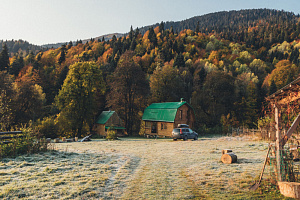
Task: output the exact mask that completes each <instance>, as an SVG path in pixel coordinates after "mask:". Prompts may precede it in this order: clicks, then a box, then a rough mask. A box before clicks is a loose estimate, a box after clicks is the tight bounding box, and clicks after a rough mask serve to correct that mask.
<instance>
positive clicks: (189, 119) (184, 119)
mask: <svg viewBox="0 0 300 200" xmlns="http://www.w3.org/2000/svg"><path fill="white" fill-rule="evenodd" d="M194 122H195V116H194V114H193V110H192V108H191V107H189V106H187V105H186V104H184V105H182V106H181V107H180V108H178V110H177V113H176V116H175V120H174V127H177V125H178V124H188V125H189V127H190V128H193V127H194Z"/></svg>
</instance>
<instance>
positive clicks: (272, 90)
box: [269, 80, 277, 95]
mask: <svg viewBox="0 0 300 200" xmlns="http://www.w3.org/2000/svg"><path fill="white" fill-rule="evenodd" d="M276 91H277V86H276V83H275V81H274V80H272V82H271V85H270V90H269V95H271V94H273V93H275V92H276Z"/></svg>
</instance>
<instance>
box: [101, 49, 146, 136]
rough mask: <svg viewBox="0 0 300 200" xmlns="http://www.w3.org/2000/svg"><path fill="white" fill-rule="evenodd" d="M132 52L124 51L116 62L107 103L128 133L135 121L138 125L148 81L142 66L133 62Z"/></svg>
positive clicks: (130, 132)
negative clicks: (121, 120) (120, 119)
mask: <svg viewBox="0 0 300 200" xmlns="http://www.w3.org/2000/svg"><path fill="white" fill-rule="evenodd" d="M133 55H134V53H133V52H132V51H126V52H125V53H124V54H123V55H122V56H121V57H120V60H119V62H118V65H117V68H116V69H115V71H114V74H113V77H112V80H111V83H110V90H111V92H110V94H109V95H108V99H107V100H108V105H109V106H110V107H111V108H112V109H114V110H115V111H117V113H118V114H119V115H120V117H121V118H122V119H123V120H124V121H125V127H126V129H127V132H128V134H130V135H132V134H133V132H135V131H137V130H134V127H135V126H136V123H137V124H138V125H139V123H140V121H139V120H138V117H139V116H138V112H139V111H140V110H141V109H142V108H141V105H140V104H141V102H144V101H145V99H143V98H145V96H146V95H147V94H148V88H149V86H148V82H147V80H146V74H145V73H144V72H143V70H142V68H141V67H140V66H139V65H138V64H137V63H135V62H134V60H133Z"/></svg>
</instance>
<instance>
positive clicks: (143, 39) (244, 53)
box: [0, 9, 300, 138]
mask: <svg viewBox="0 0 300 200" xmlns="http://www.w3.org/2000/svg"><path fill="white" fill-rule="evenodd" d="M17 43H18V44H19V46H18V45H17ZM21 44H23V45H27V44H29V43H27V42H24V41H21V42H20V41H6V42H4V41H2V49H1V53H0V88H1V90H0V128H1V130H3V131H4V130H11V129H17V127H20V126H23V125H24V124H29V123H30V124H34V126H36V127H38V128H39V131H40V133H42V134H43V135H44V136H45V137H51V138H55V137H62V136H65V137H74V136H79V137H81V136H84V135H86V134H89V133H90V132H92V129H93V125H94V122H95V120H96V119H97V117H98V116H99V114H100V113H101V112H102V111H103V110H109V109H110V110H114V111H116V112H117V113H118V115H119V116H120V117H121V119H122V120H123V121H124V125H125V127H126V129H127V132H128V134H129V135H137V134H138V133H139V130H140V124H141V118H142V114H143V110H144V109H145V108H146V107H147V106H148V105H150V104H151V103H154V102H178V101H180V99H181V98H184V99H185V100H186V101H187V102H189V103H190V104H191V105H192V106H193V108H194V110H195V113H196V131H198V132H199V133H210V132H214V133H226V131H228V130H229V128H230V127H240V126H244V127H249V128H257V126H258V121H259V120H260V119H261V118H263V117H264V116H263V114H264V113H263V112H262V110H263V107H264V100H265V97H267V96H268V95H270V94H272V93H274V92H275V91H277V90H278V89H280V88H282V87H283V86H285V85H286V84H288V83H290V82H291V81H293V80H294V79H295V78H297V77H298V75H299V72H300V62H299V49H300V18H299V15H295V14H294V13H290V12H285V11H278V10H269V9H252V10H241V11H229V12H218V13H212V14H208V15H204V16H199V17H193V18H191V19H187V20H184V21H181V22H161V23H158V24H156V25H153V26H148V27H142V28H140V29H139V28H136V29H133V27H129V32H128V33H127V34H124V36H123V37H118V38H117V37H116V36H113V37H112V39H110V40H105V39H104V38H102V39H93V38H92V39H90V40H89V41H87V42H82V41H81V40H79V41H77V42H69V43H66V44H63V45H62V46H61V47H59V48H51V49H43V48H39V47H38V46H34V45H31V47H30V48H32V49H30V50H29V47H26V48H27V49H28V50H26V48H25V50H24V49H23V50H22V48H20V45H21Z"/></svg>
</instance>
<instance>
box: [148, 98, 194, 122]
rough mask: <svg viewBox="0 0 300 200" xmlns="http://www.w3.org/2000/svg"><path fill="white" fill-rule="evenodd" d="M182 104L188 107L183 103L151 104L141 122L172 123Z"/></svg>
mask: <svg viewBox="0 0 300 200" xmlns="http://www.w3.org/2000/svg"><path fill="white" fill-rule="evenodd" d="M184 104H187V105H189V104H188V103H187V102H185V101H182V102H166V103H153V104H151V105H150V106H148V107H147V108H146V109H145V111H144V114H143V117H142V120H144V121H163V122H174V120H175V117H176V113H177V109H178V108H180V107H181V106H182V105H184ZM189 106H190V105H189ZM190 107H191V106H190Z"/></svg>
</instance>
